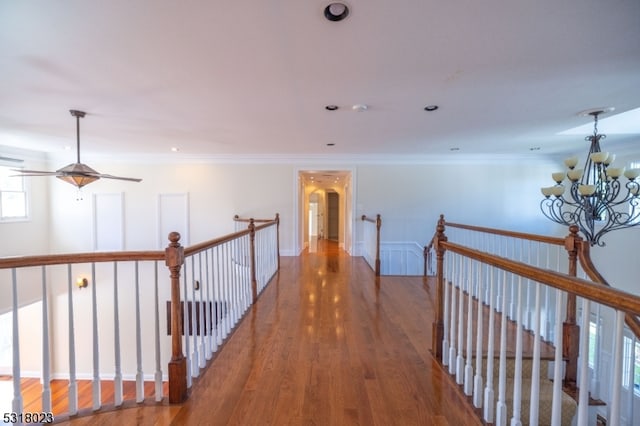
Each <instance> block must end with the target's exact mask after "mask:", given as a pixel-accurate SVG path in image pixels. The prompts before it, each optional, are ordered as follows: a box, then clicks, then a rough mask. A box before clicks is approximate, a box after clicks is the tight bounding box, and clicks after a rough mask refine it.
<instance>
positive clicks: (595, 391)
mask: <svg viewBox="0 0 640 426" xmlns="http://www.w3.org/2000/svg"><path fill="white" fill-rule="evenodd" d="M600 308H601V305H600V304H597V305H596V342H595V347H596V350H595V351H594V354H593V355H594V359H593V374H592V377H591V386H590V389H591V396H592V397H593V398H596V399H598V398H600V353H601V351H602V337H601V336H600V331H601V327H600V322H601V321H602V316H601V312H600Z"/></svg>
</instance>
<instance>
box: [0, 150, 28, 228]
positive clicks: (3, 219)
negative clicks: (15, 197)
mask: <svg viewBox="0 0 640 426" xmlns="http://www.w3.org/2000/svg"><path fill="white" fill-rule="evenodd" d="M17 162H20V163H22V161H21V160H20V161H17ZM0 168H3V169H7V170H11V169H22V168H24V167H23V166H22V165H17V164H14V163H13V162H12V163H9V162H7V161H0ZM21 182H22V184H21V185H20V186H21V190H20V191H16V190H13V189H4V188H2V186H0V223H12V222H27V221H29V220H31V209H30V198H31V191H30V187H29V183H28V179H25V177H24V176H23V177H21ZM7 193H20V194H24V215H23V216H4V214H3V212H2V211H3V202H2V198H3V197H2V195H3V194H7Z"/></svg>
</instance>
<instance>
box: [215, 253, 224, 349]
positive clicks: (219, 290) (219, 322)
mask: <svg viewBox="0 0 640 426" xmlns="http://www.w3.org/2000/svg"><path fill="white" fill-rule="evenodd" d="M215 250H216V251H215V257H214V259H215V273H216V285H215V287H214V290H215V298H216V305H215V309H216V330H217V333H216V337H217V341H216V342H217V345H216V346H218V345H221V344H222V339H223V338H224V326H223V324H222V316H223V313H222V304H223V302H222V301H223V300H224V294H223V293H222V278H221V277H222V272H221V270H220V246H216V247H215Z"/></svg>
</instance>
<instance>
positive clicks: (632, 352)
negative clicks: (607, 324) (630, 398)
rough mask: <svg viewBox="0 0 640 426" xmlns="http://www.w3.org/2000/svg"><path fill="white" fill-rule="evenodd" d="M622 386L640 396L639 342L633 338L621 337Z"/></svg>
mask: <svg viewBox="0 0 640 426" xmlns="http://www.w3.org/2000/svg"><path fill="white" fill-rule="evenodd" d="M622 347H623V354H624V355H623V358H622V359H623V363H622V386H624V387H625V388H626V389H629V388H630V387H631V386H633V393H634V394H635V395H636V396H640V342H638V341H636V339H634V338H633V337H627V336H624V337H623V341H622Z"/></svg>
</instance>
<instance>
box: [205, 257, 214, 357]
mask: <svg viewBox="0 0 640 426" xmlns="http://www.w3.org/2000/svg"><path fill="white" fill-rule="evenodd" d="M209 266H210V265H209V250H205V252H204V272H205V277H206V284H205V285H206V287H207V296H206V299H207V303H206V308H205V311H204V313H205V315H204V322H205V324H206V326H205V330H206V335H207V343H206V347H207V353H206V359H207V360H210V359H211V358H213V353H212V352H213V337H211V336H212V334H213V327H214V326H213V323H214V320H213V311H212V306H213V301H212V300H211V275H209Z"/></svg>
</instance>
